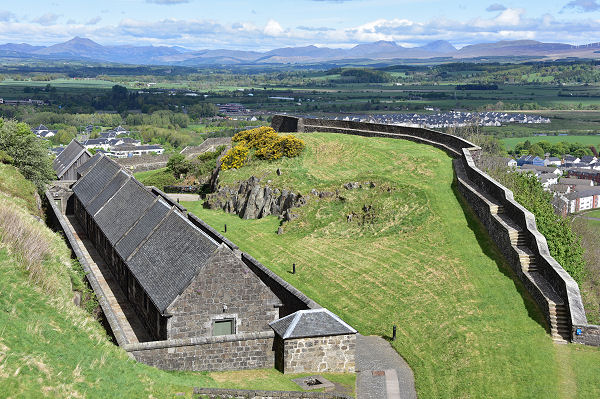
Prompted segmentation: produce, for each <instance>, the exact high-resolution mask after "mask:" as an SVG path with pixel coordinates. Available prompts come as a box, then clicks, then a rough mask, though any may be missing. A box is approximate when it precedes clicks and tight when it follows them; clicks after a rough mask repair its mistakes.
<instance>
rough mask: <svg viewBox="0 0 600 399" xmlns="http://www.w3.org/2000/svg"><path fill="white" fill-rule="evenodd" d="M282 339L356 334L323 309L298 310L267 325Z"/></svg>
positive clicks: (340, 320)
mask: <svg viewBox="0 0 600 399" xmlns="http://www.w3.org/2000/svg"><path fill="white" fill-rule="evenodd" d="M269 326H271V328H272V329H273V330H274V331H275V333H277V335H279V336H280V337H281V338H283V339H290V338H308V337H323V336H328V335H345V334H356V330H355V329H354V328H352V327H350V325H348V324H347V323H346V322H344V321H343V320H342V319H340V318H339V317H338V316H337V315H335V314H333V313H332V312H331V311H329V310H327V309H325V308H319V309H309V310H299V311H297V312H294V313H292V314H291V315H288V316H285V317H283V318H281V319H279V320H275V321H273V322H271V323H269Z"/></svg>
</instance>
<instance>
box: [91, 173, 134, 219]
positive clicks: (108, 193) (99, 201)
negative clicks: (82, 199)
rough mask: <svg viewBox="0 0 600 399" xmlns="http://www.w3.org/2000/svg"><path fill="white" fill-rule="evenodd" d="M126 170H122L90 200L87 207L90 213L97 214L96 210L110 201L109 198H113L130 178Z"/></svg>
mask: <svg viewBox="0 0 600 399" xmlns="http://www.w3.org/2000/svg"><path fill="white" fill-rule="evenodd" d="M130 178H131V176H129V175H128V174H127V173H125V171H123V170H120V171H118V172H117V174H116V175H114V176H113V178H112V179H111V180H110V181H109V182H108V183H107V184H106V186H104V187H103V188H102V189H101V190H100V192H99V193H98V195H96V197H95V198H94V199H93V200H91V201H90V203H89V205H88V206H87V207H86V209H87V211H88V213H89V214H90V215H95V214H96V212H98V211H99V210H100V208H102V207H103V206H104V204H106V202H108V200H109V199H111V198H112V196H113V195H115V194H116V193H117V191H118V190H119V189H120V188H121V187H122V186H123V185H124V184H125V183H126V182H127V180H128V179H130Z"/></svg>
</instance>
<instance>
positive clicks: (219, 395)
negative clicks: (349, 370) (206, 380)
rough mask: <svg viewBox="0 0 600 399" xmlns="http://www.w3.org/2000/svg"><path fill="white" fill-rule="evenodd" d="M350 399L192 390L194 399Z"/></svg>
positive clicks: (322, 394)
mask: <svg viewBox="0 0 600 399" xmlns="http://www.w3.org/2000/svg"><path fill="white" fill-rule="evenodd" d="M204 398H208V399H352V398H351V397H350V396H345V395H339V394H335V393H327V392H293V391H260V390H247V389H222V388H194V399H204Z"/></svg>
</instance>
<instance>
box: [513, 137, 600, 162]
mask: <svg viewBox="0 0 600 399" xmlns="http://www.w3.org/2000/svg"><path fill="white" fill-rule="evenodd" d="M512 153H513V154H514V155H515V156H520V155H537V156H538V157H541V158H543V157H544V155H545V154H546V153H549V154H550V156H551V157H562V156H563V155H567V154H570V155H573V156H576V157H578V158H581V157H583V156H586V155H593V153H592V150H591V149H590V147H589V146H588V145H585V144H580V143H568V142H566V141H561V142H559V143H550V142H549V141H545V140H542V141H538V142H537V143H533V144H532V143H531V141H529V140H526V141H524V142H523V143H519V144H517V145H516V146H515V149H514V150H513V151H512Z"/></svg>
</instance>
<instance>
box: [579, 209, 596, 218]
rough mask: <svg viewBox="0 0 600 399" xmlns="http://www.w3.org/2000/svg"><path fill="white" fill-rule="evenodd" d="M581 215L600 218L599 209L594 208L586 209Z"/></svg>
mask: <svg viewBox="0 0 600 399" xmlns="http://www.w3.org/2000/svg"><path fill="white" fill-rule="evenodd" d="M582 215H583V216H588V217H592V218H598V219H600V209H596V210H593V211H588V212H585V213H583V214H582Z"/></svg>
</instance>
